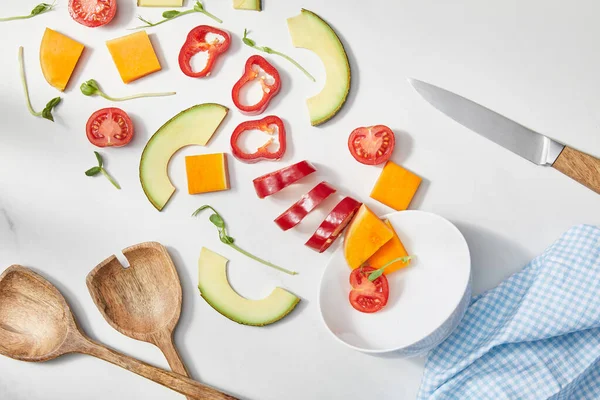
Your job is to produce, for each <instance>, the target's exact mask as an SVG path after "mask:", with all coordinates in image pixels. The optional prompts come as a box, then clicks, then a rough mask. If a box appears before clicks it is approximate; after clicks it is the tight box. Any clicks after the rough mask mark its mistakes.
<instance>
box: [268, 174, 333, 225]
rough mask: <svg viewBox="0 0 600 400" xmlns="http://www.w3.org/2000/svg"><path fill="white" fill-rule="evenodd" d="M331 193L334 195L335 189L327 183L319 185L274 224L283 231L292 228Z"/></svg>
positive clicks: (276, 219)
mask: <svg viewBox="0 0 600 400" xmlns="http://www.w3.org/2000/svg"><path fill="white" fill-rule="evenodd" d="M333 193H335V188H334V187H333V186H331V185H330V184H328V183H327V182H321V183H319V184H318V185H317V186H315V187H314V188H313V189H312V190H311V191H310V192H308V193H306V194H305V195H304V196H302V198H300V200H298V201H297V202H296V203H294V204H293V205H292V206H291V207H290V208H288V209H287V210H286V211H285V212H284V213H283V214H281V215H280V216H279V217H277V218H275V223H276V224H277V225H279V227H280V228H281V229H283V230H284V231H287V230H288V229H291V228H293V227H294V226H296V225H298V224H299V223H300V221H302V220H303V219H304V217H306V216H307V215H308V214H309V213H310V212H311V211H312V210H314V209H315V208H317V206H318V205H319V204H321V203H322V202H323V201H324V200H325V199H326V198H328V197H329V196H331V195H332V194H333Z"/></svg>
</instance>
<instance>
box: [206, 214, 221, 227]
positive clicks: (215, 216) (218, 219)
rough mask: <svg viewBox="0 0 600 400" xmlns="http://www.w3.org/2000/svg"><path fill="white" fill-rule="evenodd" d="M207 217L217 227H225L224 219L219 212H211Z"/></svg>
mask: <svg viewBox="0 0 600 400" xmlns="http://www.w3.org/2000/svg"><path fill="white" fill-rule="evenodd" d="M208 219H209V220H210V222H212V223H213V225H214V226H216V227H217V228H221V229H222V228H225V221H223V218H221V216H220V215H219V214H213V215H211V216H210V217H209V218H208Z"/></svg>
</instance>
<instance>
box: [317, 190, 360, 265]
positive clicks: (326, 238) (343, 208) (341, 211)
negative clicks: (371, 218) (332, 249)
mask: <svg viewBox="0 0 600 400" xmlns="http://www.w3.org/2000/svg"><path fill="white" fill-rule="evenodd" d="M361 205H362V203H360V202H359V201H356V200H354V199H353V198H351V197H346V198H344V199H343V200H342V201H340V202H339V203H338V205H337V206H335V207H334V208H333V210H332V211H331V212H330V213H329V215H328V216H327V218H325V220H324V221H323V222H322V223H321V225H320V226H319V227H318V228H317V230H316V231H315V233H314V234H313V235H312V237H311V238H310V239H308V242H306V245H307V246H308V247H310V248H311V249H313V250H316V251H318V252H319V253H322V252H324V251H325V250H327V249H328V248H329V246H331V245H332V244H333V242H335V240H336V239H337V238H338V237H339V236H340V234H341V233H342V232H343V231H344V229H346V226H348V224H349V223H350V221H352V218H353V217H354V214H356V211H358V209H359V208H360V206H361Z"/></svg>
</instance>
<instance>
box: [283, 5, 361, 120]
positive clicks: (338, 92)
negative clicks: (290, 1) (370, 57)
mask: <svg viewBox="0 0 600 400" xmlns="http://www.w3.org/2000/svg"><path fill="white" fill-rule="evenodd" d="M287 23H288V30H289V31H290V36H291V37H292V43H293V44H294V46H295V47H301V48H304V49H308V50H311V51H313V52H314V53H315V54H316V55H317V56H319V58H320V59H321V61H322V62H323V65H324V66H325V74H326V75H327V80H326V81H325V86H324V87H323V89H322V90H321V92H319V94H317V95H316V96H313V97H311V98H309V99H308V100H306V105H307V106H308V112H309V114H310V122H311V124H312V125H313V126H317V125H321V124H322V123H324V122H326V121H328V120H329V119H331V118H333V116H334V115H336V114H337V113H338V112H339V111H340V110H341V108H342V106H343V105H344V103H345V102H346V99H347V98H348V93H349V91H350V63H349V62H348V56H347V55H346V51H345V50H344V45H343V44H342V42H341V41H340V38H339V37H338V35H337V34H336V33H335V31H334V30H333V29H332V28H331V27H330V26H329V25H328V24H327V22H325V21H324V20H323V19H322V18H321V17H319V16H318V15H317V14H315V13H313V12H311V11H308V10H304V9H303V10H302V11H301V12H300V14H299V15H297V16H295V17H292V18H289V19H288V21H287Z"/></svg>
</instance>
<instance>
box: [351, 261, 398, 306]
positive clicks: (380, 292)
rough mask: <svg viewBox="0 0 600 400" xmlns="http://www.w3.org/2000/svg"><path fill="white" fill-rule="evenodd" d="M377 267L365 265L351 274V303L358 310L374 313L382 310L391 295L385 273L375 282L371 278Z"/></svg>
mask: <svg viewBox="0 0 600 400" xmlns="http://www.w3.org/2000/svg"><path fill="white" fill-rule="evenodd" d="M373 271H375V268H372V267H368V266H363V267H359V268H356V269H355V270H353V271H352V273H351V274H350V285H351V286H352V290H351V291H350V296H349V299H350V304H351V305H352V307H354V308H355V309H356V310H358V311H360V312H364V313H374V312H377V311H379V310H381V309H382V308H383V307H385V305H386V304H387V302H388V298H389V297H390V287H389V285H388V280H387V278H386V276H385V275H381V276H380V277H379V278H377V279H375V280H374V281H373V282H371V281H370V280H369V275H370V274H371V272H373Z"/></svg>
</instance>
